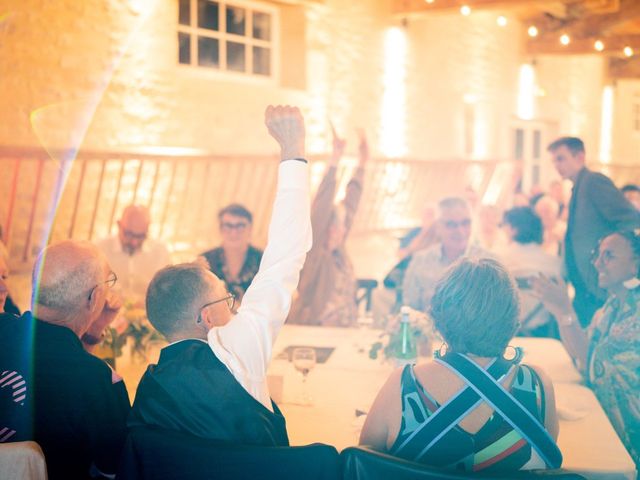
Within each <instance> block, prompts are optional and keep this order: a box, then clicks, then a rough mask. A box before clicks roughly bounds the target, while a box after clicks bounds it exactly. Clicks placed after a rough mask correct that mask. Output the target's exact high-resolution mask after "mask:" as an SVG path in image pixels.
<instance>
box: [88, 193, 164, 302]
mask: <svg viewBox="0 0 640 480" xmlns="http://www.w3.org/2000/svg"><path fill="white" fill-rule="evenodd" d="M150 223H151V217H150V216H149V210H148V209H147V207H144V206H142V205H129V206H128V207H126V208H125V209H124V210H123V211H122V216H121V218H120V220H118V234H117V235H114V236H112V237H109V238H105V239H102V240H100V241H98V242H97V245H98V247H99V248H100V250H102V251H103V252H104V254H105V255H106V256H107V259H108V260H109V263H110V264H111V268H113V270H114V272H115V273H116V275H117V276H118V278H119V279H120V280H119V282H118V290H119V291H120V292H121V293H122V295H123V297H124V298H125V300H126V301H128V302H131V303H134V304H140V305H141V304H143V303H144V296H145V293H146V291H147V286H148V285H149V282H150V281H151V279H152V278H153V276H154V275H155V273H156V272H157V271H158V270H160V269H161V268H163V267H166V266H167V265H170V264H171V257H170V256H169V251H168V250H167V247H166V246H165V244H164V243H162V242H161V241H159V240H156V239H153V238H148V236H149V226H150Z"/></svg>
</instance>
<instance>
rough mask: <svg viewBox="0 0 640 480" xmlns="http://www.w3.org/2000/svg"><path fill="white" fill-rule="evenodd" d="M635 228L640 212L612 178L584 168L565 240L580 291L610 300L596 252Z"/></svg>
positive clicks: (575, 189) (575, 190)
mask: <svg viewBox="0 0 640 480" xmlns="http://www.w3.org/2000/svg"><path fill="white" fill-rule="evenodd" d="M635 228H640V212H638V211H637V210H636V209H635V208H634V207H633V205H631V204H630V203H629V202H628V201H627V200H626V199H625V198H624V196H623V195H622V192H621V191H620V190H619V189H618V188H617V187H616V186H615V185H614V184H613V182H612V181H611V180H610V179H609V178H608V177H606V176H604V175H602V174H601V173H596V172H592V171H591V170H589V169H587V168H583V169H582V170H581V171H580V173H578V177H577V178H576V181H575V184H574V186H573V193H572V195H571V201H570V203H569V221H568V224H567V234H566V237H565V264H566V266H567V273H568V275H569V280H570V281H571V283H573V285H574V287H575V288H576V290H582V291H585V290H586V291H587V292H588V293H589V294H591V295H593V296H595V297H597V298H599V299H601V300H604V299H605V298H606V294H605V293H604V292H603V291H602V290H600V289H599V288H598V275H597V272H596V270H595V268H594V266H593V264H592V263H591V258H592V252H593V251H594V250H595V249H596V247H597V246H598V242H599V241H600V240H601V239H602V237H604V236H606V235H609V234H610V233H612V232H615V231H619V230H633V229H635Z"/></svg>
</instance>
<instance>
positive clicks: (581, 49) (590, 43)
mask: <svg viewBox="0 0 640 480" xmlns="http://www.w3.org/2000/svg"><path fill="white" fill-rule="evenodd" d="M596 40H601V41H602V43H603V44H604V50H602V52H598V51H597V50H596V49H595V46H594V45H595V42H596ZM627 46H628V47H631V48H632V49H633V51H634V52H635V54H636V55H638V54H640V35H613V36H609V37H604V36H603V37H597V36H595V37H590V38H571V42H570V43H569V45H566V46H565V45H562V44H561V43H560V35H559V34H558V35H556V36H555V37H553V38H552V37H550V36H545V38H534V39H531V40H529V41H528V42H527V48H526V51H527V54H529V55H543V54H550V55H582V54H590V53H604V54H611V53H620V54H622V50H623V49H624V48H625V47H627Z"/></svg>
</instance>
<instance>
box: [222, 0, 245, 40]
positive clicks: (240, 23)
mask: <svg viewBox="0 0 640 480" xmlns="http://www.w3.org/2000/svg"><path fill="white" fill-rule="evenodd" d="M245 14H246V11H245V9H244V8H238V7H231V6H229V5H227V33H235V34H236V35H245V33H244V24H245Z"/></svg>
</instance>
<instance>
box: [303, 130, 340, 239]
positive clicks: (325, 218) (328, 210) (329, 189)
mask: <svg viewBox="0 0 640 480" xmlns="http://www.w3.org/2000/svg"><path fill="white" fill-rule="evenodd" d="M331 134H332V136H333V148H332V151H331V158H330V160H329V163H328V164H327V170H326V172H325V174H324V177H322V182H320V185H319V186H318V191H317V192H316V196H315V198H314V199H313V205H312V206H311V225H313V244H314V245H315V246H316V248H318V247H320V246H322V245H325V243H326V239H327V236H328V235H329V228H330V227H331V216H332V213H333V200H334V198H335V196H336V186H337V180H336V172H337V169H338V163H339V162H340V159H341V158H342V154H343V153H344V148H345V146H346V145H347V141H346V140H345V139H343V138H340V137H339V136H338V134H337V132H336V129H335V128H334V127H333V124H331Z"/></svg>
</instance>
